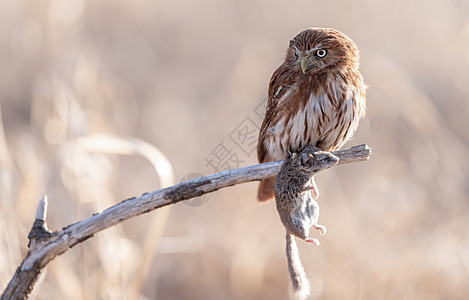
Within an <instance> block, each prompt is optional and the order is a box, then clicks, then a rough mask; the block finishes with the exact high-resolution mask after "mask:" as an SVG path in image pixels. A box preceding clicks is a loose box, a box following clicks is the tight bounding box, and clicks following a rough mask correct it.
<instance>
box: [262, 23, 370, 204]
mask: <svg viewBox="0 0 469 300" xmlns="http://www.w3.org/2000/svg"><path fill="white" fill-rule="evenodd" d="M358 67H359V54H358V48H357V46H356V45H355V43H354V42H353V41H352V40H351V39H350V38H349V37H347V36H346V35H345V34H343V33H341V32H339V31H337V30H335V29H330V28H309V29H306V30H304V31H302V32H300V33H299V34H298V35H297V36H295V37H294V38H293V39H292V40H291V41H290V46H289V48H288V50H287V54H286V58H285V62H284V63H283V64H282V65H281V66H280V67H279V68H278V69H277V70H276V71H275V72H274V74H273V75H272V78H271V79H270V84H269V91H268V103H267V110H266V114H265V118H264V122H263V123H262V126H261V130H260V133H259V143H258V145H257V156H258V159H259V162H261V163H263V162H268V161H274V160H280V159H284V158H285V156H286V154H287V153H288V152H299V151H301V150H302V149H303V148H304V147H305V146H306V145H312V146H316V147H318V148H320V149H321V150H324V151H332V150H337V149H339V148H340V147H342V145H343V144H345V142H346V141H347V140H349V139H350V138H351V137H352V135H353V133H354V132H355V130H356V129H357V127H358V123H359V121H360V118H361V117H363V116H364V115H365V106H366V91H365V90H366V86H365V83H364V82H363V77H362V75H361V74H360V72H359V70H358ZM274 183H275V178H274V177H273V178H267V179H264V180H263V181H262V182H261V183H260V185H259V191H258V199H259V200H260V201H265V200H268V199H270V198H273V196H274Z"/></svg>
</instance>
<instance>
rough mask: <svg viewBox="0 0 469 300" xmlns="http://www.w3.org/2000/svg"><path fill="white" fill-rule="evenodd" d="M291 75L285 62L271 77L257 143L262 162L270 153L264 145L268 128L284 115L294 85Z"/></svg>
mask: <svg viewBox="0 0 469 300" xmlns="http://www.w3.org/2000/svg"><path fill="white" fill-rule="evenodd" d="M290 75H291V74H289V68H287V67H286V66H285V64H284V65H282V66H280V67H279V68H278V69H277V70H276V71H275V72H274V74H272V78H270V83H269V92H268V100H267V108H266V112H265V117H264V122H262V126H261V130H260V132H259V142H258V144H257V158H258V159H259V162H261V163H262V162H265V161H266V157H267V154H268V153H267V149H266V148H265V145H264V140H265V138H266V136H267V134H268V129H269V128H270V127H271V126H273V125H275V124H276V123H277V122H278V121H279V119H280V118H281V117H282V116H283V115H284V114H283V111H284V109H285V108H286V107H287V105H286V103H287V101H285V98H288V97H289V95H290V94H291V93H292V89H293V87H294V85H293V84H292V76H290Z"/></svg>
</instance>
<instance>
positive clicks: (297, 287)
mask: <svg viewBox="0 0 469 300" xmlns="http://www.w3.org/2000/svg"><path fill="white" fill-rule="evenodd" d="M286 238H287V247H286V250H287V261H288V271H289V272H290V278H291V282H292V287H293V296H294V299H297V300H303V299H306V297H308V295H309V294H310V286H309V281H308V278H306V274H305V270H304V269H303V265H302V264H301V260H300V255H299V253H298V247H297V246H296V242H295V238H294V236H293V235H291V234H289V233H288V232H287V237H286Z"/></svg>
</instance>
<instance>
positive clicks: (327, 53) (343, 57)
mask: <svg viewBox="0 0 469 300" xmlns="http://www.w3.org/2000/svg"><path fill="white" fill-rule="evenodd" d="M359 59H360V58H359V54H358V48H357V46H356V45H355V43H354V42H353V41H352V40H351V39H350V38H349V37H348V36H346V35H345V34H343V33H342V32H340V31H338V30H335V29H332V28H308V29H306V30H304V31H302V32H300V33H299V34H298V35H297V36H295V37H294V38H293V39H292V40H291V41H290V47H289V48H288V50H287V57H286V61H287V62H289V63H290V64H292V65H293V68H294V69H295V70H297V71H298V72H302V73H303V74H315V73H320V72H321V71H326V70H327V71H334V70H342V69H343V68H358V64H359Z"/></svg>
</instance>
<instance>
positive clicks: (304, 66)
mask: <svg viewBox="0 0 469 300" xmlns="http://www.w3.org/2000/svg"><path fill="white" fill-rule="evenodd" d="M300 64H301V71H303V74H304V73H306V71H308V70H310V69H312V68H313V62H312V61H311V60H310V59H308V58H307V57H304V56H302V57H301V58H300Z"/></svg>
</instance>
